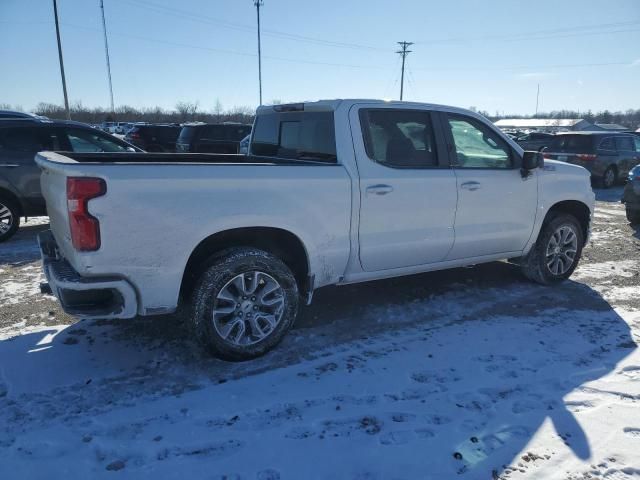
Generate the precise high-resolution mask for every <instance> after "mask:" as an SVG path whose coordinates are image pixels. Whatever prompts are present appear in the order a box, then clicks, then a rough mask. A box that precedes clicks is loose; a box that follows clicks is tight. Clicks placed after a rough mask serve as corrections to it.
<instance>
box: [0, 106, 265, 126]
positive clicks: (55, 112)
mask: <svg viewBox="0 0 640 480" xmlns="http://www.w3.org/2000/svg"><path fill="white" fill-rule="evenodd" d="M0 110H19V111H23V109H22V108H21V107H19V106H14V107H12V106H11V105H8V104H1V103H0ZM69 111H70V114H71V120H75V121H78V122H84V123H94V124H99V123H102V122H147V123H184V122H197V121H199V122H205V123H222V122H239V123H252V122H253V118H254V116H255V115H254V114H255V112H254V109H252V108H250V107H233V108H231V109H229V110H224V109H223V108H222V105H221V104H220V102H216V104H215V106H214V108H213V110H211V111H204V110H201V109H200V107H199V104H198V103H197V102H178V103H176V105H175V107H174V109H173V110H169V109H165V108H161V107H150V108H143V109H140V108H135V107H131V106H128V105H122V106H120V107H117V108H116V109H115V112H111V111H110V110H108V109H105V108H101V107H95V108H87V107H85V106H83V105H82V103H80V102H78V103H75V104H73V105H71V106H70V107H69ZM32 113H35V114H37V115H43V116H45V117H48V118H51V119H65V118H66V117H67V115H66V112H65V109H64V107H63V106H62V105H56V104H53V103H45V102H41V103H39V104H38V105H37V106H36V108H35V109H33V111H32Z"/></svg>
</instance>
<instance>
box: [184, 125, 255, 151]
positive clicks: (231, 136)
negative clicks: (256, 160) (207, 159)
mask: <svg viewBox="0 0 640 480" xmlns="http://www.w3.org/2000/svg"><path fill="white" fill-rule="evenodd" d="M250 133H251V125H242V124H239V123H233V124H231V123H222V124H206V123H192V124H186V125H184V126H183V127H182V130H181V131H180V136H179V137H178V141H177V143H176V151H178V152H185V153H187V152H189V153H240V141H241V140H242V139H243V138H244V137H246V136H247V135H249V134H250Z"/></svg>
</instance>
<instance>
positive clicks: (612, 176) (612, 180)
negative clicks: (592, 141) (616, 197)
mask: <svg viewBox="0 0 640 480" xmlns="http://www.w3.org/2000/svg"><path fill="white" fill-rule="evenodd" d="M616 183H618V170H616V168H615V167H614V166H613V165H609V166H608V167H607V169H606V170H605V171H604V173H603V174H602V177H600V178H599V179H598V186H599V187H600V188H611V187H613V186H615V185H616Z"/></svg>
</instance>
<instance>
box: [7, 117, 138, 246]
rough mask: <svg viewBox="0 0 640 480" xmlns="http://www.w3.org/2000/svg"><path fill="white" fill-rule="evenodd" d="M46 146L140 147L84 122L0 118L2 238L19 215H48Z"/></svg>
mask: <svg viewBox="0 0 640 480" xmlns="http://www.w3.org/2000/svg"><path fill="white" fill-rule="evenodd" d="M43 150H53V151H68V152H78V153H80V152H85V153H91V152H94V153H95V152H136V151H138V152H139V151H141V150H140V149H139V148H137V147H134V146H133V145H130V144H128V143H126V142H123V141H122V140H119V139H117V138H116V137H113V136H111V135H109V134H106V133H104V132H101V131H100V130H97V129H95V128H91V127H90V126H88V125H86V124H84V123H78V122H71V121H51V120H40V119H37V118H31V119H14V120H9V119H5V120H0V242H2V241H5V240H8V239H9V238H10V237H11V236H12V235H13V234H14V233H15V232H16V231H17V230H18V227H19V226H20V217H27V216H38V215H46V208H45V201H44V198H43V197H42V193H41V190H40V169H39V168H38V166H37V165H36V162H35V160H34V157H35V155H36V153H38V152H40V151H43Z"/></svg>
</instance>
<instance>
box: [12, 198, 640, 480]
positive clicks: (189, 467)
mask: <svg viewBox="0 0 640 480" xmlns="http://www.w3.org/2000/svg"><path fill="white" fill-rule="evenodd" d="M607 195H608V196H609V195H611V192H607ZM607 198H608V197H607ZM598 208H602V210H603V212H604V213H606V214H607V215H605V216H602V215H596V220H595V222H596V224H595V225H594V229H598V230H599V231H600V232H606V231H609V230H610V229H611V228H615V229H617V230H618V231H619V232H620V233H619V234H618V235H614V236H606V235H605V234H602V235H600V239H599V240H598V241H594V244H592V245H590V246H589V247H587V248H586V249H585V252H584V260H583V263H582V264H581V265H580V267H579V268H578V270H577V271H576V274H575V275H574V277H573V279H572V281H569V282H566V283H564V284H563V285H561V286H558V287H553V288H546V287H541V286H538V285H534V284H531V283H528V282H526V281H524V280H523V279H522V277H521V276H520V275H519V273H518V272H517V269H516V268H515V267H513V266H510V265H507V264H503V263H493V264H488V265H481V266H478V267H476V268H473V269H457V270H453V271H449V272H435V273H429V274H424V275H418V276H414V277H408V278H403V279H391V280H385V281H381V282H374V283H370V284H365V285H350V286H345V287H339V288H328V289H322V290H320V291H318V292H317V294H316V299H315V303H314V305H313V306H312V307H309V308H306V309H304V310H303V312H302V315H301V318H300V321H299V322H298V328H296V329H295V330H294V331H292V332H291V334H290V335H289V336H288V337H287V338H286V339H285V341H284V342H283V343H282V345H280V346H279V347H278V349H277V350H275V351H274V352H272V353H270V354H269V355H267V356H266V357H264V358H260V359H257V360H255V361H252V362H246V363H226V362H222V361H219V360H216V359H212V358H208V357H207V356H205V355H203V354H202V353H201V352H200V351H199V350H198V349H197V347H196V346H195V345H193V344H192V343H191V342H190V340H189V334H188V332H187V331H186V329H185V328H184V326H183V324H182V323H181V321H180V319H179V318H177V317H171V316H167V317H158V318H153V319H136V320H130V321H108V322H107V321H77V320H72V319H70V318H69V317H67V316H65V315H64V314H62V313H61V312H60V310H59V308H58V307H57V305H56V304H55V303H54V302H53V301H52V300H51V299H50V298H49V297H39V296H36V295H32V293H33V291H34V290H33V289H34V288H35V287H33V283H34V282H35V281H38V277H37V274H36V272H37V271H38V270H37V268H29V267H37V266H38V260H37V257H34V256H33V254H34V252H33V251H32V250H30V248H32V247H29V246H28V244H29V242H32V241H33V238H32V236H31V238H30V237H29V236H22V237H20V238H18V239H17V241H16V243H15V245H16V249H15V250H13V247H12V246H11V244H8V247H9V248H8V250H7V249H6V248H5V246H0V268H1V271H0V281H1V282H2V283H1V284H0V302H2V303H0V320H3V322H0V427H1V428H0V478H3V479H4V478H35V479H38V478H42V479H45V478H46V479H49V478H135V479H146V478H148V479H159V478H178V477H184V476H185V475H188V476H189V478H210V479H222V478H228V479H278V478H281V479H289V478H293V479H315V478H319V479H333V478H346V479H387V478H393V479H416V478H420V479H423V478H426V479H438V480H440V479H450V478H461V479H492V478H493V479H518V478H531V479H538V478H543V479H547V478H549V479H556V478H557V479H575V480H577V479H594V478H603V479H604V478H606V479H616V480H620V479H633V478H638V477H640V454H639V453H638V452H640V352H639V350H638V348H637V344H638V343H639V342H640V261H639V255H640V231H639V230H638V229H635V230H634V229H632V228H631V227H629V225H628V224H626V222H625V220H624V216H623V215H622V214H620V212H622V209H621V206H620V205H619V204H618V203H615V202H614V201H601V202H598ZM612 222H615V223H612ZM17 297H19V299H18V301H15V300H16V298H17ZM6 319H8V320H6ZM5 320H6V321H5ZM71 322H75V323H73V324H71Z"/></svg>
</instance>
